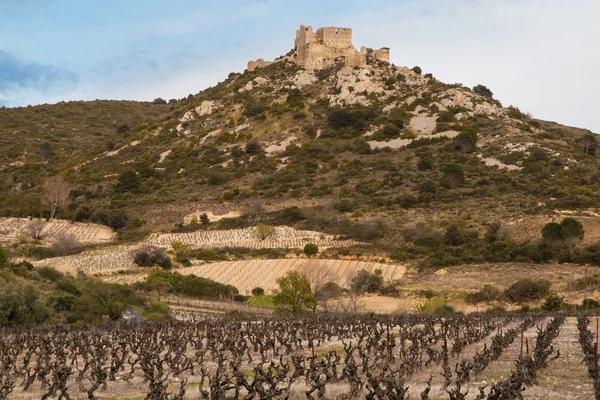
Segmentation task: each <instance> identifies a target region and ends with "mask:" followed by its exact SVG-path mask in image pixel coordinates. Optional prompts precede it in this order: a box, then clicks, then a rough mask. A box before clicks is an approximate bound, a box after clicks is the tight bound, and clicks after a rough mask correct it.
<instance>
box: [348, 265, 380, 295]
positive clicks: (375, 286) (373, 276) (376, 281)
mask: <svg viewBox="0 0 600 400" xmlns="http://www.w3.org/2000/svg"><path fill="white" fill-rule="evenodd" d="M350 287H351V288H352V290H353V291H354V292H356V293H365V292H366V293H373V292H378V291H381V289H383V272H382V271H381V270H380V269H376V270H375V272H373V273H371V272H369V271H367V270H366V269H361V270H360V271H358V273H357V274H356V276H355V277H354V278H352V280H351V281H350Z"/></svg>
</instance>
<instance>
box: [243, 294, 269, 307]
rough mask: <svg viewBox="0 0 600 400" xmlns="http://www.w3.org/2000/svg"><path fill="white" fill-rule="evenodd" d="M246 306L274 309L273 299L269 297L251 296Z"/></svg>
mask: <svg viewBox="0 0 600 400" xmlns="http://www.w3.org/2000/svg"><path fill="white" fill-rule="evenodd" d="M248 305H251V306H254V307H275V304H274V303H273V298H272V297H270V296H252V297H251V298H250V300H248Z"/></svg>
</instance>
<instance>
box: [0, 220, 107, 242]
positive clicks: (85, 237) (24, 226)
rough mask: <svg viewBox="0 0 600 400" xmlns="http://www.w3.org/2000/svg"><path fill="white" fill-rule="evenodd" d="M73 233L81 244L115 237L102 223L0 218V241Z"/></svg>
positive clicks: (42, 237)
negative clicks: (21, 237) (20, 237)
mask: <svg viewBox="0 0 600 400" xmlns="http://www.w3.org/2000/svg"><path fill="white" fill-rule="evenodd" d="M64 234H68V235H73V236H74V237H75V239H76V240H77V241H78V242H79V243H82V244H99V243H108V242H111V241H113V240H114V239H115V235H114V232H113V231H112V230H111V229H110V228H108V227H106V226H102V225H98V224H91V223H79V222H70V221H65V220H51V221H47V222H45V221H43V220H29V219H27V218H0V242H12V241H15V240H17V239H18V238H19V236H36V237H38V238H40V239H41V240H42V241H45V242H52V240H53V239H55V238H57V237H59V236H60V235H64Z"/></svg>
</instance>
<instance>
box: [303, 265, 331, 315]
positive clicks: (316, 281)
mask: <svg viewBox="0 0 600 400" xmlns="http://www.w3.org/2000/svg"><path fill="white" fill-rule="evenodd" d="M300 272H302V273H303V274H304V275H306V276H307V277H308V280H309V281H310V287H311V289H312V292H313V295H314V296H315V299H316V300H317V301H316V302H315V305H314V307H313V312H316V311H317V308H318V307H321V308H323V309H327V300H328V299H326V298H323V297H322V296H319V293H320V292H321V291H322V290H323V288H324V287H325V285H327V284H328V283H329V282H334V281H335V274H334V273H333V271H332V270H331V268H328V267H327V264H325V263H323V262H321V261H320V260H314V261H311V262H310V263H308V264H306V265H304V266H303V267H301V268H300Z"/></svg>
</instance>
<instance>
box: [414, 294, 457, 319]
mask: <svg viewBox="0 0 600 400" xmlns="http://www.w3.org/2000/svg"><path fill="white" fill-rule="evenodd" d="M413 310H414V311H415V312H418V313H420V314H428V315H438V314H451V313H453V312H454V308H452V306H450V305H449V304H448V298H447V297H446V296H436V297H432V298H430V299H427V300H425V301H422V302H420V303H417V304H415V306H414V307H413Z"/></svg>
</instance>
